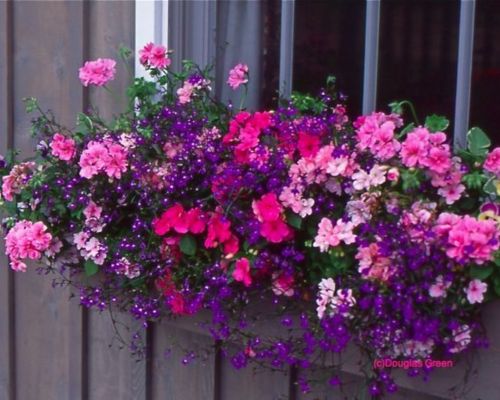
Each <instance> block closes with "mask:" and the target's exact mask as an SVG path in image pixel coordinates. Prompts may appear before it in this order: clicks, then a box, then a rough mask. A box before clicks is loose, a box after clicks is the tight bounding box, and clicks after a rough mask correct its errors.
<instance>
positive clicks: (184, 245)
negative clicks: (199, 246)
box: [179, 235, 196, 256]
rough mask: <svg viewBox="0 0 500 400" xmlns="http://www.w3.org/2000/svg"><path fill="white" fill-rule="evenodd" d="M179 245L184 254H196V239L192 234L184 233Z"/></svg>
mask: <svg viewBox="0 0 500 400" xmlns="http://www.w3.org/2000/svg"><path fill="white" fill-rule="evenodd" d="M179 247H180V249H181V251H182V252H183V253H184V254H187V255H188V256H194V255H195V254H196V240H195V238H194V237H193V236H191V235H184V236H183V237H182V238H181V241H180V243H179Z"/></svg>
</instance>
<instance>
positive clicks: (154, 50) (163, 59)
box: [139, 43, 172, 68]
mask: <svg viewBox="0 0 500 400" xmlns="http://www.w3.org/2000/svg"><path fill="white" fill-rule="evenodd" d="M139 61H140V63H141V64H142V65H144V66H149V67H153V68H166V67H168V66H170V64H171V62H172V60H170V58H168V50H167V49H166V47H165V46H161V45H155V44H153V43H148V44H146V45H145V46H144V47H143V48H142V49H141V50H139Z"/></svg>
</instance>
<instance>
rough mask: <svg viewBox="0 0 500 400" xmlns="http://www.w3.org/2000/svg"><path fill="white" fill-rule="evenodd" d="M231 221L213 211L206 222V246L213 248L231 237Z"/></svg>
mask: <svg viewBox="0 0 500 400" xmlns="http://www.w3.org/2000/svg"><path fill="white" fill-rule="evenodd" d="M230 228H231V223H230V222H229V221H228V220H226V219H225V218H224V217H223V216H222V215H221V214H219V213H213V214H212V216H211V218H210V219H209V221H208V223H207V237H206V239H205V247H206V248H214V247H217V246H218V245H220V244H224V242H226V241H228V240H230V239H231V236H232V234H231V230H230Z"/></svg>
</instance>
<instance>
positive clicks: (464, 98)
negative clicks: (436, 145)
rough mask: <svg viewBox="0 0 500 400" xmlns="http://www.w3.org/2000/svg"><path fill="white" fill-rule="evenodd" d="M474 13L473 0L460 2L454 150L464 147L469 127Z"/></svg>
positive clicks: (474, 5)
mask: <svg viewBox="0 0 500 400" xmlns="http://www.w3.org/2000/svg"><path fill="white" fill-rule="evenodd" d="M475 12H476V1H475V0H462V1H461V2H460V33H459V37H458V65H457V91H456V98H455V131H454V135H453V144H454V146H455V148H463V147H465V145H466V136H467V129H468V126H469V113H470V93H471V75H472V54H473V53H472V52H473V49H474V18H475Z"/></svg>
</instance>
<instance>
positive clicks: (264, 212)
mask: <svg viewBox="0 0 500 400" xmlns="http://www.w3.org/2000/svg"><path fill="white" fill-rule="evenodd" d="M252 210H253V212H254V214H255V216H256V217H257V219H258V220H259V221H260V222H264V221H276V220H277V219H278V218H280V216H281V212H282V211H283V207H282V206H281V204H280V203H279V202H278V197H277V196H276V194H275V193H267V194H265V195H263V196H262V197H261V198H260V199H259V200H254V201H253V202H252Z"/></svg>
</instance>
